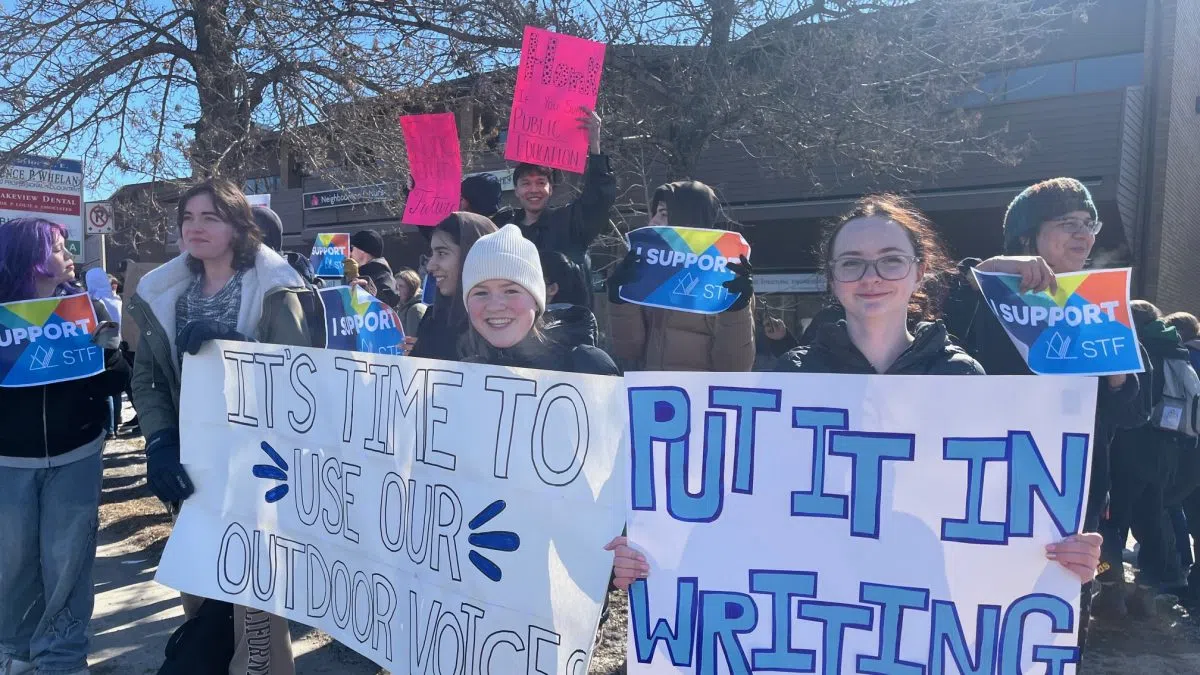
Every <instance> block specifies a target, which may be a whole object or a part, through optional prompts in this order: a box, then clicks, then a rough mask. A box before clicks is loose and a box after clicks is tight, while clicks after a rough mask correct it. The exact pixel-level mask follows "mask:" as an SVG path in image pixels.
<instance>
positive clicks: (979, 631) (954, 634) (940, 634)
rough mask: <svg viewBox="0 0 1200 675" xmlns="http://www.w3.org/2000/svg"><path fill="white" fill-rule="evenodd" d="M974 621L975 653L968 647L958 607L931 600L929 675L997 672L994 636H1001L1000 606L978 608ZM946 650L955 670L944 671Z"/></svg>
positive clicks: (968, 674)
mask: <svg viewBox="0 0 1200 675" xmlns="http://www.w3.org/2000/svg"><path fill="white" fill-rule="evenodd" d="M977 617H978V618H977V619H976V621H975V625H976V629H975V630H976V633H975V650H974V652H972V651H971V649H970V648H969V647H967V636H966V635H965V634H964V632H963V627H962V620H961V619H960V618H959V616H958V608H957V607H956V606H955V605H954V603H952V602H947V601H945V600H934V601H933V625H932V630H931V635H930V638H929V675H945V673H949V672H958V673H962V675H989V674H990V673H994V672H996V656H997V652H996V648H997V639H996V638H997V636H998V635H999V633H1000V606H999V605H980V606H979V611H978V614H977ZM946 650H949V652H950V659H951V661H953V663H954V667H955V669H956V670H953V671H951V670H947V669H946V664H947V661H946Z"/></svg>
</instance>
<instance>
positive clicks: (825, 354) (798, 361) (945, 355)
mask: <svg viewBox="0 0 1200 675" xmlns="http://www.w3.org/2000/svg"><path fill="white" fill-rule="evenodd" d="M776 371H777V372H790V373H847V374H862V375H875V374H878V373H877V372H876V370H875V367H874V366H872V365H871V362H870V361H868V360H867V357H865V356H863V354H862V352H861V351H859V350H858V347H856V346H854V343H853V342H851V340H850V334H849V332H848V331H847V330H846V322H845V321H838V322H837V323H832V324H831V323H827V324H824V325H822V326H821V327H820V328H819V329H818V330H817V332H816V337H815V339H814V340H813V342H812V344H810V345H805V346H801V347H796V348H795V349H793V350H792V351H790V352H788V353H787V354H785V355H784V356H783V358H782V359H780V361H779V365H778V366H777V367H776ZM882 374H884V375H983V374H984V373H983V368H981V367H980V366H979V364H978V363H977V362H976V361H975V359H973V358H971V357H970V356H967V353H966V352H964V351H963V350H962V349H961V348H959V347H958V346H957V345H955V344H954V343H953V342H952V341H951V340H950V334H949V333H947V332H946V327H945V326H944V325H942V322H941V321H937V322H934V323H922V324H918V325H917V327H916V330H914V331H913V343H912V344H911V345H909V347H908V349H906V350H904V352H903V353H901V354H900V356H899V357H897V358H896V361H895V362H894V363H892V365H891V366H890V367H889V368H888V369H887V372H885V373H882Z"/></svg>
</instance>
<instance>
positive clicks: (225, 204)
mask: <svg viewBox="0 0 1200 675" xmlns="http://www.w3.org/2000/svg"><path fill="white" fill-rule="evenodd" d="M198 195H208V198H209V199H211V200H212V203H213V208H214V209H216V211H217V215H219V216H221V220H224V221H225V222H227V223H229V224H230V225H232V226H233V246H232V248H233V269H234V270H245V269H250V268H251V267H254V259H255V257H256V256H257V255H258V247H259V246H260V245H261V244H262V240H263V234H262V230H260V229H258V223H256V222H254V214H253V212H251V211H250V202H248V201H246V195H245V194H244V193H243V192H242V191H241V190H239V189H238V188H237V186H236V185H234V184H233V183H230V182H229V181H227V180H223V179H220V178H209V179H207V180H205V181H203V182H201V183H197V184H196V185H193V186H192V187H191V188H190V189H188V191H187V192H185V193H183V196H181V197H180V198H179V206H178V214H177V217H176V221H175V225H176V226H177V227H178V228H179V236H181V237H182V236H183V214H184V212H186V211H187V204H188V202H189V201H191V200H192V198H193V197H196V196H198ZM187 266H188V269H189V270H191V271H192V273H193V274H201V273H203V272H204V263H202V262H200V261H199V260H197V259H196V258H193V257H192V256H191V254H188V257H187Z"/></svg>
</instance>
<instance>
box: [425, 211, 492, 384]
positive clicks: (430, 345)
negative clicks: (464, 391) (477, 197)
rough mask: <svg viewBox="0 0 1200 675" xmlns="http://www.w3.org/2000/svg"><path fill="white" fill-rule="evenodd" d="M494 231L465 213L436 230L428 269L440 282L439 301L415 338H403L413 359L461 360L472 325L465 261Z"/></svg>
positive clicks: (449, 218) (453, 215) (446, 220)
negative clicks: (465, 289) (465, 287)
mask: <svg viewBox="0 0 1200 675" xmlns="http://www.w3.org/2000/svg"><path fill="white" fill-rule="evenodd" d="M495 231H496V225H495V224H494V223H492V221H490V220H488V219H487V218H484V217H483V216H481V215H478V214H475V213H466V212H464V211H456V212H455V213H451V214H450V215H448V216H446V217H445V218H444V219H442V222H440V223H438V224H437V227H435V228H434V230H433V236H432V238H431V239H430V248H431V254H430V256H429V262H428V263H426V266H425V270H426V273H427V274H428V275H429V276H431V277H433V279H434V281H436V282H437V301H436V302H434V303H432V304H431V305H430V307H429V309H428V310H426V312H425V316H424V317H422V318H421V323H420V325H418V326H417V331H416V335H409V336H407V337H405V338H404V346H405V348H406V349H407V350H408V352H409V354H410V355H411V356H416V357H420V358H426V359H441V360H443V361H458V360H459V358H460V354H459V341H460V340H462V338H463V336H464V335H466V333H467V329H468V326H469V324H468V322H467V309H466V307H465V306H464V305H463V301H462V297H463V291H462V266H463V261H464V260H465V259H466V257H467V254H468V253H469V252H470V251H471V248H472V247H473V246H474V245H475V242H476V241H478V240H479V238H480V237H482V236H483V235H485V234H488V233H489V232H495Z"/></svg>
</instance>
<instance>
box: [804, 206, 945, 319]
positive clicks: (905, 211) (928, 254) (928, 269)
mask: <svg viewBox="0 0 1200 675" xmlns="http://www.w3.org/2000/svg"><path fill="white" fill-rule="evenodd" d="M859 218H885V219H887V220H889V221H891V222H893V223H896V224H897V225H899V226H900V229H902V230H904V233H905V234H907V235H908V241H909V243H911V244H912V247H913V256H915V257H916V258H917V263H918V264H924V265H925V276H924V278H923V279H920V280H918V282H917V287H916V289H915V290H913V294H912V297H911V298H910V299H909V304H908V313H909V316H910V317H912V318H916V319H919V320H924V321H931V320H933V319H935V318H936V317H937V313H938V305H939V301H940V297H939V296H940V295H941V293H940V292H939V289H940V283H941V282H940V281H939V277H941V276H942V274H943V273H945V272H947V271H948V270H950V269H951V267H952V265H951V263H950V257H949V256H948V255H946V249H945V247H944V246H943V245H942V241H941V238H940V237H938V235H937V232H936V230H934V228H933V223H932V222H930V220H929V218H928V217H926V215H925V214H924V213H922V212H921V210H920V209H918V208H917V207H915V206H913V205H912V202H910V201H908V200H907V199H905V198H903V197H901V196H899V195H894V194H877V195H867V196H865V197H863V198H862V199H859V200H858V201H857V202H855V204H854V208H852V209H851V210H850V211H848V212H847V213H845V214H844V215H842V217H841V218H839V219H838V220H837V221H836V222H835V223H834V224H833V225H831V226H830V227H828V228H827V229H826V230H825V236H824V237H823V239H822V241H821V267H822V268H823V269H824V270H825V278H826V279H828V281H829V285H830V288H832V287H833V284H834V280H833V266H832V264H833V245H834V243H835V242H836V241H837V236H838V234H840V233H841V231H842V228H843V227H845V226H846V223H849V222H850V221H852V220H857V219H859ZM830 294H831V295H832V292H831V293H830Z"/></svg>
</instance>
